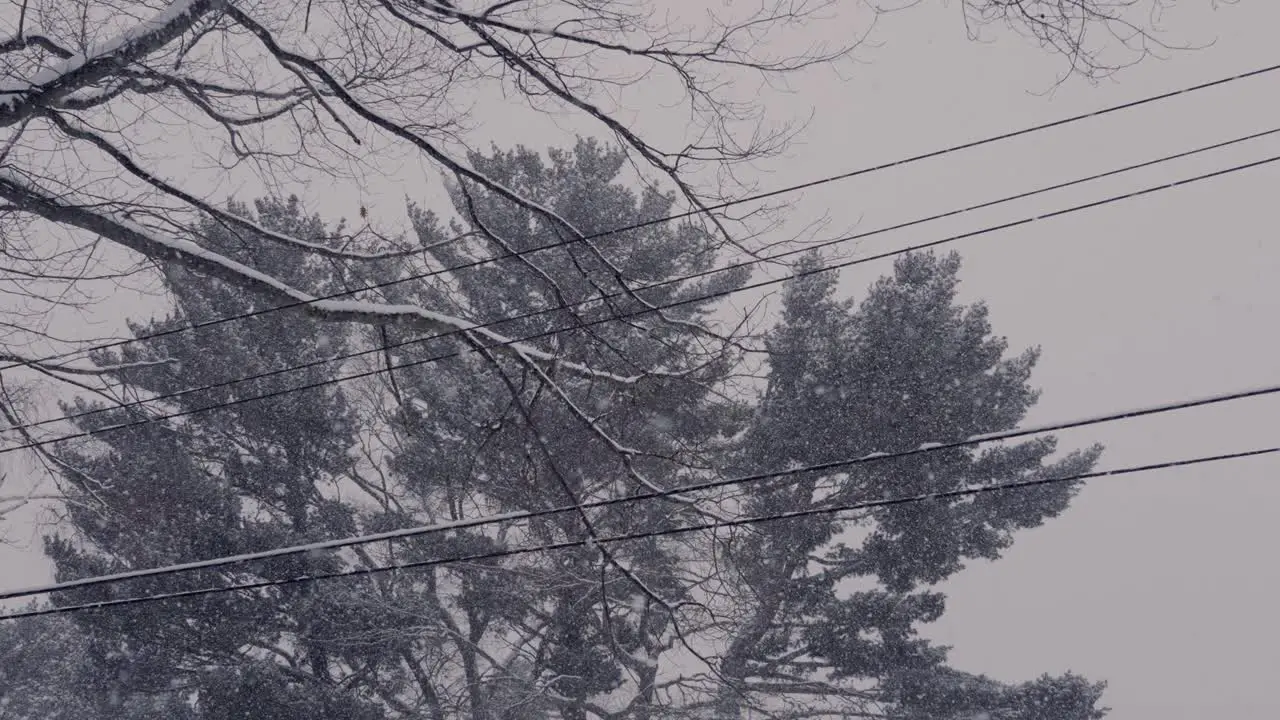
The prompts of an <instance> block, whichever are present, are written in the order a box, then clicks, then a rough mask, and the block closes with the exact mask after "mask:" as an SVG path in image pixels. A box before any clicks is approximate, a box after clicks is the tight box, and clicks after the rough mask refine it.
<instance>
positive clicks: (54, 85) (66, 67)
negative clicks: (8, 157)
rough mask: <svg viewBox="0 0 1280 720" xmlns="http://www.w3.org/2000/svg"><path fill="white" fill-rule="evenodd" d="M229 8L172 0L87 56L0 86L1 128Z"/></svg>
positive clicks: (214, 2) (219, 2) (204, 0)
mask: <svg viewBox="0 0 1280 720" xmlns="http://www.w3.org/2000/svg"><path fill="white" fill-rule="evenodd" d="M227 4H228V0H173V2H170V3H169V4H168V5H167V6H166V7H165V8H164V9H163V10H161V11H160V12H158V13H156V14H155V15H154V16H152V17H151V18H150V19H149V20H145V21H143V22H140V23H138V24H136V25H134V26H133V27H131V28H129V29H128V30H126V31H125V32H122V33H120V34H119V35H116V36H115V37H113V38H111V39H109V40H107V41H105V42H101V43H97V44H96V45H94V46H93V47H91V48H90V49H89V50H88V51H87V52H83V53H74V54H72V55H70V56H68V57H65V58H62V59H61V60H59V61H58V62H55V63H52V64H51V65H49V66H48V67H45V68H43V69H41V70H39V71H37V72H35V73H34V74H32V75H31V76H30V77H27V78H22V79H20V80H10V81H7V82H0V127H4V126H9V125H12V124H14V123H17V122H20V121H21V120H23V119H24V118H26V117H28V116H29V115H30V114H31V113H32V112H34V111H35V109H36V108H38V107H42V106H48V105H50V104H52V103H54V102H55V101H57V100H58V99H59V98H62V97H64V96H66V95H69V94H71V93H73V92H75V91H76V90H79V89H81V88H83V87H85V86H87V85H90V84H93V83H95V82H98V81H100V80H104V79H106V78H108V77H110V76H112V75H114V74H116V73H118V72H119V71H120V69H121V68H123V67H124V66H126V65H129V64H131V63H133V62H134V61H136V60H138V59H140V58H143V57H145V56H146V55H148V54H150V53H152V52H154V51H155V50H157V49H159V48H161V47H164V46H165V45H167V44H168V43H169V42H170V41H172V40H174V39H175V38H177V37H179V36H181V35H182V34H183V33H185V32H187V31H188V30H190V29H191V28H192V27H193V26H194V25H195V23H196V22H197V21H198V20H199V19H200V18H201V17H203V16H205V15H208V14H210V13H211V12H213V11H215V10H219V9H221V8H223V7H224V6H226V5H227ZM11 42H12V41H11Z"/></svg>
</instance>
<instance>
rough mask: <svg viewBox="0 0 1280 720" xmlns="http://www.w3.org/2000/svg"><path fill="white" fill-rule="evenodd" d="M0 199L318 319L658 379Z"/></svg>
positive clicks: (43, 198) (2, 179) (8, 182)
mask: <svg viewBox="0 0 1280 720" xmlns="http://www.w3.org/2000/svg"><path fill="white" fill-rule="evenodd" d="M0 197H2V198H4V199H6V200H8V201H9V202H11V203H12V204H13V205H14V206H15V207H17V208H19V209H21V210H23V211H25V212H28V213H31V214H34V215H36V216H38V217H41V218H44V219H45V220H49V221H51V222H56V223H61V224H63V225H70V226H73V227H76V228H79V229H81V230H85V231H88V232H91V233H94V234H97V235H100V236H102V237H105V238H107V239H109V240H112V241H114V242H116V243H119V244H120V245H123V246H125V247H127V248H129V249H130V250H133V251H134V252H137V253H139V254H141V255H144V256H146V257H148V258H151V259H153V260H159V261H167V262H174V263H178V264H180V265H182V266H184V267H186V268H188V269H190V270H193V271H195V272H200V273H204V274H207V275H210V276H213V277H217V278H219V279H221V280H224V281H226V282H229V283H231V284H233V285H234V286H236V287H239V288H241V289H243V290H246V291H248V292H250V293H253V294H255V295H258V296H260V297H263V298H264V299H268V300H270V301H273V302H278V303H280V304H282V305H293V306H297V307H299V308H300V309H302V310H303V311H305V312H307V313H308V314H310V315H312V316H314V317H316V318H317V319H320V320H324V321H330V322H355V323H362V324H366V325H388V324H393V323H394V324H403V325H408V326H410V327H413V328H417V329H419V330H425V331H428V332H434V333H438V334H440V335H457V334H459V333H464V332H465V333H472V334H474V335H475V336H477V337H481V338H483V339H484V340H485V341H487V342H490V343H492V349H493V350H495V351H498V352H504V353H508V354H513V355H515V356H516V357H517V358H518V359H520V360H522V361H525V360H535V361H537V362H540V363H546V364H551V365H555V366H556V367H559V368H563V369H565V370H568V371H570V372H573V373H575V374H577V375H581V376H583V377H587V378H590V379H597V380H606V381H609V382H614V383H621V384H627V385H630V384H634V383H636V382H639V381H640V380H642V379H644V378H647V377H654V376H657V375H660V374H661V373H645V374H641V375H633V376H622V375H617V374H614V373H610V372H604V371H601V370H596V369H594V368H591V367H588V366H586V365H583V364H581V363H576V362H571V361H567V360H565V359H563V358H561V357H559V356H557V355H555V354H553V353H549V352H546V351H543V350H540V349H538V348H535V347H533V346H531V345H528V344H525V343H520V342H515V341H513V340H511V339H510V338H507V337H505V336H503V335H501V334H499V333H496V332H493V331H492V330H488V329H486V328H483V327H479V326H477V325H476V324H475V323H471V322H468V321H466V320H462V319H460V318H456V317H453V316H451V315H446V314H443V313H437V312H433V311H431V310H427V309H425V308H421V307H418V306H416V305H390V304H379V303H372V302H363V301H355V300H325V299H319V298H316V297H315V296H313V295H311V294H309V293H307V292H305V291H303V290H300V289H298V288H295V287H293V286H291V285H289V284H287V283H285V282H284V281H282V280H280V279H278V278H275V277H272V276H271V275H268V274H266V273H263V272H261V271H259V270H256V269H254V268H252V267H249V266H248V265H244V264H243V263H239V262H236V261H235V260H232V259H230V258H228V257H226V256H224V255H221V254H219V253H216V252H214V251H212V250H209V249H208V248H205V247H202V246H201V245H198V244H196V243H194V242H191V241H189V240H184V239H179V238H170V237H165V236H163V235H161V234H159V233H158V232H156V231H154V230H152V229H150V228H147V227H144V226H142V225H139V224H138V223H135V222H133V221H131V220H127V219H124V218H121V217H117V216H115V215H112V214H109V213H106V212H102V211H99V210H97V209H91V208H89V207H86V206H82V205H75V204H72V203H69V202H66V201H64V200H62V199H60V198H56V197H53V196H51V195H49V194H47V193H44V192H42V191H41V190H39V189H36V188H34V187H32V186H31V185H30V184H29V183H27V182H26V181H25V180H24V179H23V178H22V177H21V176H19V175H17V174H15V173H13V172H12V171H10V170H7V169H0Z"/></svg>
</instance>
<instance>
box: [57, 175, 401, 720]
mask: <svg viewBox="0 0 1280 720" xmlns="http://www.w3.org/2000/svg"><path fill="white" fill-rule="evenodd" d="M233 209H234V210H235V211H236V212H238V213H240V214H246V215H250V214H251V213H250V210H249V209H248V208H246V207H243V206H234V207H233ZM256 215H257V219H258V221H259V222H261V223H262V224H263V225H264V226H266V227H268V228H272V229H276V230H283V231H287V232H291V233H296V234H298V236H300V237H317V238H323V237H326V236H327V235H328V232H327V231H326V229H325V228H324V227H323V225H322V224H321V222H320V221H319V220H318V219H317V218H314V217H310V218H309V217H305V216H303V215H302V213H301V209H300V207H299V205H298V203H297V202H296V200H290V201H287V202H285V201H261V202H259V203H257V206H256ZM202 241H204V242H208V243H211V244H212V245H213V246H214V247H217V248H218V249H220V250H223V251H224V252H227V253H229V254H231V255H233V256H235V257H236V258H237V259H240V260H242V261H244V262H248V263H252V264H254V265H257V266H259V267H265V268H269V269H270V271H272V272H276V273H279V274H280V275H281V276H282V277H287V278H288V280H289V281H290V282H295V283H299V284H301V285H303V286H308V287H314V288H317V289H318V290H319V291H324V290H325V289H326V287H331V286H332V285H331V284H332V278H331V277H330V276H331V275H332V272H331V271H330V270H329V269H328V268H327V267H326V266H324V265H322V264H319V263H315V264H306V265H301V266H299V265H296V264H292V263H290V262H288V258H287V256H285V255H282V254H279V253H277V252H274V251H273V248H272V247H271V246H269V245H266V244H264V243H263V242H262V241H261V239H259V238H251V237H245V236H244V235H242V234H237V233H232V232H230V231H229V230H227V229H226V228H224V227H222V226H220V225H217V224H215V223H212V222H210V223H209V224H208V226H207V227H206V233H205V237H204V238H202ZM166 278H167V288H168V290H169V292H170V294H171V296H172V298H173V301H174V307H173V311H172V312H171V313H170V314H169V315H168V316H167V317H164V318H162V319H160V320H158V321H156V322H154V323H147V324H140V325H133V326H132V328H131V329H132V331H133V333H134V334H135V335H144V334H147V335H150V334H156V333H164V332H165V331H168V330H174V329H180V328H182V327H183V326H185V325H189V324H193V323H201V322H204V321H208V320H212V319H215V318H219V317H223V316H225V315H229V314H236V313H243V312H248V311H252V310H255V309H258V305H257V304H255V302H254V299H253V298H249V297H244V296H243V295H242V294H241V293H240V292H239V291H237V290H235V289H232V288H230V287H228V286H227V285H225V284H223V283H220V282H217V281H216V280H211V279H207V278H203V277H195V276H192V275H191V274H189V273H184V272H181V271H179V270H176V269H172V268H170V269H169V270H168V274H167V276H166ZM346 345H347V341H346V340H345V338H344V336H343V329H342V328H336V327H333V326H322V325H318V324H316V323H315V322H313V321H309V320H307V319H306V317H305V316H303V315H302V314H300V313H286V312H280V313H267V314H263V315H259V316H256V317H252V318H249V319H245V320H240V321H236V322H232V323H222V324H217V325H212V326H208V327H203V328H201V329H199V330H196V331H191V332H175V333H172V334H168V335H162V336H160V337H157V338H155V339H150V340H146V341H143V342H139V343H135V344H131V345H126V346H124V347H122V348H121V350H120V352H119V353H118V354H107V353H104V354H100V355H99V356H98V357H96V358H95V360H97V361H98V362H99V363H102V364H104V365H117V364H119V365H124V366H126V368H127V369H122V370H120V371H119V372H116V373H113V374H114V379H115V380H116V381H118V382H119V383H121V384H122V385H123V386H124V387H126V388H128V390H129V391H130V392H131V393H136V394H137V395H139V396H142V397H146V396H148V395H155V394H168V393H175V392H181V391H183V390H185V389H187V388H191V387H193V386H200V385H204V384H217V383H220V382H224V381H229V380H234V379H237V378H240V377H244V376H247V375H253V374H257V373H261V372H265V371H269V370H272V369H276V368H281V367H287V366H291V365H296V364H301V363H306V362H309V361H313V360H319V359H323V358H325V357H328V356H331V355H333V354H336V353H340V352H342V351H343V348H344V347H346ZM130 366H131V367H130ZM337 369H338V368H337V367H335V366H332V365H318V366H316V367H312V368H309V369H305V370H302V371H298V372H291V373H287V374H284V375H276V376H273V377H269V378H264V379H261V380H255V381H252V382H247V383H239V384H234V385H231V386H227V387H221V388H218V389H214V390H209V391H200V392H195V393H189V394H183V395H179V396H178V397H174V398H172V399H170V400H167V401H165V402H164V405H163V406H154V405H153V406H148V407H147V408H146V409H145V410H142V409H138V408H133V409H129V410H121V409H113V408H109V407H105V406H102V405H99V404H95V403H87V402H84V401H78V402H77V403H75V404H73V405H71V406H68V407H66V408H65V410H66V411H67V412H69V413H85V412H90V411H100V412H96V413H95V414H91V415H88V416H84V417H80V418H78V419H76V420H75V421H74V422H75V424H76V426H77V429H79V430H82V431H87V432H95V431H98V430H101V429H104V428H106V427H107V426H110V425H114V424H120V423H138V422H139V421H141V420H143V419H145V418H146V417H147V416H148V414H149V413H150V414H155V413H159V412H174V411H177V412H190V411H197V410H200V409H202V408H209V407H212V406H214V405H218V404H223V403H228V402H231V401H234V400H237V399H243V398H247V397H250V396H255V395H262V394H269V393H272V392H276V391H280V390H283V389H286V388H289V387H292V386H296V385H302V384H309V383H315V382H319V381H322V380H324V379H326V378H329V377H332V376H333V374H334V373H335V371H336V370H337ZM354 429H355V425H354V422H353V420H352V417H351V413H350V412H349V410H348V408H347V406H346V403H345V401H344V400H343V398H342V397H341V395H340V394H338V393H337V392H335V391H333V390H332V389H330V388H319V389H315V390H308V391H304V392H296V393H289V394H283V395H279V396H278V397H274V398H271V399H267V400H259V401H254V402H245V403H242V404H235V405H230V406H227V407H225V408H219V409H214V410H208V411H204V412H196V413H193V414H188V415H185V416H184V417H182V418H181V419H180V420H176V421H168V422H163V421H161V422H150V423H142V424H136V425H133V426H131V427H127V428H125V429H122V430H110V431H105V432H101V433H97V434H95V435H93V437H92V439H91V441H90V442H89V443H86V444H84V445H82V446H79V447H75V448H70V447H68V446H67V445H62V446H59V448H58V450H57V451H56V452H57V457H58V462H59V466H60V467H61V468H63V469H64V471H65V476H66V479H67V480H68V481H69V482H70V483H71V485H72V486H73V487H74V493H73V494H74V495H75V497H74V498H73V499H74V500H75V502H73V503H71V504H69V505H68V508H67V523H66V524H65V525H64V526H61V527H60V528H59V530H58V532H57V533H56V534H55V535H53V536H51V537H49V538H48V539H47V542H46V550H47V553H48V555H49V556H50V558H52V560H53V561H54V563H55V565H56V568H57V577H58V578H59V579H60V580H66V579H71V578H77V577H84V576H89V575H97V574H103V573H110V572H117V571H122V570H126V569H129V568H142V567H154V566H160V565H166V564H170V563H179V562H185V561H191V560H198V559H203V558H210V557H218V556H224V555H232V554H238V553H244V552H253V551H257V550H265V549H269V548H274V547H279V546H283V545H290V544H295V543H301V542H308V541H314V540H320V539H326V538H332V537H341V536H344V535H348V534H350V533H352V532H353V531H354V530H355V527H356V526H355V522H354V517H355V513H354V510H353V508H351V507H350V506H348V505H346V504H344V503H342V502H340V501H339V500H337V499H336V496H335V494H334V493H332V492H330V487H329V486H330V485H331V483H334V482H336V481H337V480H338V479H340V478H341V477H342V475H343V473H344V472H345V469H346V468H347V467H348V466H349V465H350V462H351V460H350V457H349V448H350V446H351V445H352V443H353V439H352V433H353V432H354ZM342 564H343V562H342V561H341V560H340V559H338V558H337V557H336V556H333V555H329V556H315V557H311V556H307V557H294V558H285V559H281V560H277V561H272V562H270V563H262V564H258V565H255V566H245V567H237V568H234V569H228V570H225V571H214V570H211V571H201V572H195V573H188V574H184V575H183V576H181V577H179V576H167V577H158V578H154V579H150V580H146V581H138V582H134V583H129V584H126V585H119V586H112V587H103V588H89V589H85V590H82V591H76V592H67V593H64V594H60V595H58V596H57V597H56V598H55V601H56V602H59V603H77V602H84V601H89V600H94V599H105V598H108V597H123V596H134V595H142V594H151V593H162V592H166V591H174V590H182V589H189V588H197V587H203V586H212V585H222V584H227V583H228V582H230V581H244V580H245V579H249V578H271V577H288V576H296V575H300V574H306V573H308V572H325V571H333V570H337V569H339V568H340V567H341V566H342ZM341 605H342V602H341V593H338V594H337V595H335V594H333V593H330V592H327V591H321V590H318V589H317V588H316V587H315V586H314V585H309V584H302V585H290V586H282V587H280V588H278V589H275V590H273V591H270V592H266V593H257V594H250V593H222V594H216V595H208V596H203V597H197V598H191V599H186V600H175V601H168V602H165V603H159V604H151V605H141V606H136V607H133V606H125V607H119V608H115V609H112V610H110V611H104V612H90V613H78V614H77V615H75V619H76V622H77V623H78V624H79V625H80V627H81V629H82V630H83V632H84V633H85V635H86V636H87V637H88V638H89V643H88V647H89V650H90V652H91V653H95V657H96V660H95V662H96V664H97V665H98V669H99V672H101V673H102V674H103V676H104V677H106V678H108V679H110V680H109V682H110V683H111V684H112V687H110V688H108V689H107V690H105V691H104V692H105V693H106V695H107V696H108V697H110V698H112V699H113V701H114V702H115V703H116V705H117V707H116V710H117V711H119V710H120V708H123V707H133V706H135V705H137V704H139V703H142V704H146V702H144V701H148V699H150V701H154V702H155V703H158V704H159V705H158V707H160V708H161V709H162V710H163V712H161V715H160V716H163V717H177V716H176V715H169V714H164V713H165V712H170V711H171V710H172V706H173V704H174V703H175V702H176V703H177V705H178V706H179V707H181V708H182V709H183V710H185V711H186V712H188V713H196V715H197V716H198V717H200V718H205V719H211V718H243V717H271V718H273V719H275V720H286V719H288V718H297V719H298V720H303V718H314V717H328V718H335V719H336V718H341V719H342V720H356V719H359V720H365V719H366V718H369V719H371V718H375V717H380V713H379V712H377V711H376V709H375V708H373V707H372V706H369V705H367V704H366V703H364V702H362V701H360V700H358V699H356V698H355V696H354V695H352V694H351V693H349V692H346V691H345V690H343V689H340V688H339V686H338V684H337V683H338V680H339V678H338V677H337V676H336V674H335V673H336V670H337V665H338V664H339V662H340V661H342V660H346V658H343V657H342V655H343V649H342V648H334V647H330V646H329V645H328V644H327V643H326V636H327V635H328V634H329V632H330V631H331V630H332V626H333V625H334V624H336V623H341V622H343V620H344V619H345V618H344V617H343V616H344V613H343V608H342V607H341Z"/></svg>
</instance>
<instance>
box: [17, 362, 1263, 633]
mask: <svg viewBox="0 0 1280 720" xmlns="http://www.w3.org/2000/svg"><path fill="white" fill-rule="evenodd" d="M1276 393H1280V385H1272V386H1264V387H1257V388H1247V389H1244V390H1237V391H1234V392H1229V393H1220V394H1217V395H1209V396H1206V397H1201V398H1194V399H1190V400H1177V401H1174V402H1170V403H1163V404H1159V405H1150V406H1146V407H1141V408H1132V409H1129V410H1119V411H1114V412H1111V413H1107V414H1104V415H1097V416H1093V417H1088V418H1078V419H1075V420H1059V421H1056V422H1052V423H1048V424H1044V425H1036V426H1032V427H1024V428H1015V429H1012V430H1006V431H1001V432H994V433H987V434H983V435H976V436H973V437H968V438H964V439H962V440H954V441H950V442H945V443H926V444H923V445H920V446H918V447H915V448H912V449H910V450H903V451H899V452H894V453H871V454H869V455H863V456H860V457H856V458H846V459H843V460H833V461H829V462H824V463H815V464H811V465H807V466H805V467H802V468H795V469H792V470H783V471H776V472H766V473H757V474H754V475H746V476H741V477H736V478H728V479H721V480H711V481H706V482H702V483H695V484H689V485H683V486H680V487H675V488H670V489H667V490H663V491H661V492H649V493H641V494H638V495H632V496H626V497H616V498H608V499H605V500H595V501H591V502H586V503H581V504H580V505H565V506H561V507H555V508H546V509H543V510H533V511H523V512H513V513H503V514H500V515H490V516H486V517H480V518H473V519H470V520H461V521H455V522H450V523H443V524H437V525H427V526H420V527H411V528H402V529H400V530H392V531H387V532H381V533H375V534H370V535H362V536H358V537H351V538H341V539H337V540H326V541H320V542H314V543H307V544H304V545H294V546H289V547H284V548H276V549H274V550H266V551H262V552H257V553H246V554H242V555H235V556H230V557H222V558H211V559H208V560H198V561H194V562H188V563H181V564H176V565H167V566H164V567H158V568H148V569H144V570H131V571H126V572H122V573H115V574H112V575H103V576H98V577H91V578H82V579H80V580H69V581H66V582H61V583H54V584H51V585H43V586H37V587H31V588H23V589H18V590H8V591H4V592H0V601H3V600H14V599H20V598H24V597H32V596H36V595H43V594H46V593H51V592H62V591H66V590H72V589H84V588H89V587H96V586H101V585H110V584H115V583H120V582H126V581H130V580H140V579H144V578H149V577H160V576H164V575H174V574H181V573H185V572H191V571H193V570H208V569H212V568H219V567H228V566H231V565H243V564H246V563H250V562H256V561H259V560H269V559H275V558H280V557H288V556H292V555H301V554H306V553H312V552H317V551H321V550H336V549H340V548H344V547H350V546H354V545H365V544H368V543H374V542H384V541H389V540H401V539H405V538H410V537H418V536H422V535H431V534H435V533H440V532H448V531H451V530H463V529H468V528H473V527H481V526H485V525H493V524H498V523H504V522H513V521H517V520H528V519H533V518H538V517H546V516H550V515H556V514H560V513H566V512H576V511H578V509H579V508H582V509H595V508H600V507H609V506H613V505H620V504H626V503H631V502H641V501H644V500H650V499H654V498H662V497H670V496H672V495H682V494H688V493H692V492H700V491H703V490H713V489H717V488H722V487H730V486H737V485H746V484H750V483H756V482H761V481H763V480H771V479H776V478H782V477H788V476H794V475H800V474H803V473H811V472H824V471H829V470H839V469H845V468H850V467H854V466H858V465H865V464H870V463H877V462H884V461H887V460H896V459H902V458H909V457H915V456H918V455H926V454H929V453H936V452H942V451H945V450H955V449H960V448H967V447H973V446H976V445H981V444H985V443H991V442H1000V441H1006V440H1016V439H1018V438H1023V437H1028V436H1031V435H1040V434H1043V433H1047V432H1057V431H1061V430H1071V429H1076V428H1081V427H1088V426H1092V425H1101V424H1104V423H1109V422H1118V421H1121V420H1132V419H1135V418H1140V417H1148V416H1152V415H1161V414H1164V413H1170V412H1178V411H1182V410H1189V409H1192V408H1199V407H1207V406H1209V405H1217V404H1222V403H1228V402H1235V401H1239V400H1245V399H1248V398H1256V397H1264V396H1267V395H1273V394H1276ZM0 619H2V618H0Z"/></svg>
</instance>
